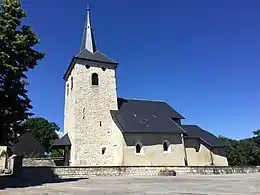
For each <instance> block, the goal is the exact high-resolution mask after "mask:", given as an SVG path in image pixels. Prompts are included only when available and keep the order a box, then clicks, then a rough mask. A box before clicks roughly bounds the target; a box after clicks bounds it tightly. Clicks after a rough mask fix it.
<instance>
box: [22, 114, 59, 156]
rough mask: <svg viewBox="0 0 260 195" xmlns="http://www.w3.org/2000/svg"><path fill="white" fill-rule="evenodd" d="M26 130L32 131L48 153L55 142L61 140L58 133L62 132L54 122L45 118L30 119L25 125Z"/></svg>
mask: <svg viewBox="0 0 260 195" xmlns="http://www.w3.org/2000/svg"><path fill="white" fill-rule="evenodd" d="M24 128H25V129H26V130H27V131H30V132H31V133H32V134H33V135H34V136H35V138H37V139H38V140H39V141H40V142H41V144H42V145H43V146H44V148H45V150H46V152H48V151H49V148H50V146H51V145H52V144H53V142H54V141H55V140H56V139H58V138H59V136H58V135H57V133H56V131H59V130H60V128H59V127H58V125H57V124H56V123H54V122H49V121H48V120H46V119H44V118H40V117H38V118H29V119H28V120H27V121H26V122H25V123H24Z"/></svg>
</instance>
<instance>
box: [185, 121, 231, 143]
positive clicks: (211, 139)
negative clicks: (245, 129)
mask: <svg viewBox="0 0 260 195" xmlns="http://www.w3.org/2000/svg"><path fill="white" fill-rule="evenodd" d="M182 127H183V128H184V130H185V131H186V138H199V139H201V140H202V141H203V142H205V143H206V144H208V145H209V146H211V147H225V146H226V144H225V143H224V142H223V141H222V140H221V139H219V138H218V137H216V136H215V135H213V134H212V133H210V132H208V131H206V130H204V129H202V128H200V127H199V126H197V125H182Z"/></svg>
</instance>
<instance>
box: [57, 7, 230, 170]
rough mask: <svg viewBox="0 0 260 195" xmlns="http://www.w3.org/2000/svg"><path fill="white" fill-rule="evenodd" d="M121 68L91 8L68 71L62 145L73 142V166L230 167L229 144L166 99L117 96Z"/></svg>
mask: <svg viewBox="0 0 260 195" xmlns="http://www.w3.org/2000/svg"><path fill="white" fill-rule="evenodd" d="M117 67H118V63H117V62H115V61H113V60H111V59H110V58H108V57H107V56H105V55H104V54H103V53H101V52H100V51H98V50H97V48H96V45H95V40H94V34H93V31H92V25H91V21H90V11H89V9H88V11H87V21H86V25H85V29H84V34H83V38H82V44H81V49H80V52H79V53H78V54H77V55H76V56H75V57H73V59H72V60H71V63H70V65H69V66H68V69H67V71H66V73H65V75H64V80H65V87H66V89H65V108H64V134H65V135H64V136H63V138H61V140H60V141H59V144H61V145H62V144H64V145H68V146H69V150H68V151H69V153H68V161H69V163H68V165H70V166H209V165H215V166H227V165H228V162H227V158H226V157H225V152H224V151H225V144H224V143H223V142H222V141H221V140H220V139H219V138H217V137H216V136H214V135H213V134H211V133H210V132H208V131H206V130H204V129H202V128H200V127H199V126H197V125H183V124H182V119H184V117H183V116H182V115H181V114H180V113H178V112H177V111H176V110H175V109H174V108H172V107H171V106H170V105H169V104H167V103H166V102H163V101H150V100H136V99H127V98H119V97H117V87H116V71H115V70H116V68H117ZM65 140H66V141H65ZM64 142H66V143H64Z"/></svg>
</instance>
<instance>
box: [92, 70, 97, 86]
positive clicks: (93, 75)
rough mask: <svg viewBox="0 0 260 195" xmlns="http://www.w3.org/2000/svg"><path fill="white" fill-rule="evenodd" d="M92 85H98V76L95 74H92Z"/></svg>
mask: <svg viewBox="0 0 260 195" xmlns="http://www.w3.org/2000/svg"><path fill="white" fill-rule="evenodd" d="M92 85H98V74H97V73H93V74H92Z"/></svg>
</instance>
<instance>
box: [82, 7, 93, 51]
mask: <svg viewBox="0 0 260 195" xmlns="http://www.w3.org/2000/svg"><path fill="white" fill-rule="evenodd" d="M84 49H86V50H88V51H89V52H91V53H94V52H95V51H96V44H95V39H94V34H93V30H92V26H91V22H90V8H89V6H88V8H87V21H86V24H85V29H84V33H83V37H82V42H81V48H80V51H82V50H84Z"/></svg>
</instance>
